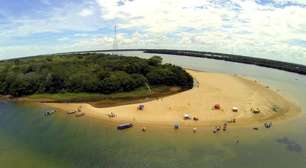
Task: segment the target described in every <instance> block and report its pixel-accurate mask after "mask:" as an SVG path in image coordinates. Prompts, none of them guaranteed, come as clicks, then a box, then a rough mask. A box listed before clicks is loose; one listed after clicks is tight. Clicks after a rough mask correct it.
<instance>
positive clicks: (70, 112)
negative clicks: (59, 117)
mask: <svg viewBox="0 0 306 168" xmlns="http://www.w3.org/2000/svg"><path fill="white" fill-rule="evenodd" d="M75 113H76V111H75V110H74V111H68V112H67V114H75Z"/></svg>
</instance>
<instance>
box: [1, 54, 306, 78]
mask: <svg viewBox="0 0 306 168" xmlns="http://www.w3.org/2000/svg"><path fill="white" fill-rule="evenodd" d="M124 51H140V52H144V53H150V54H168V55H177V56H188V57H198V58H207V59H215V60H224V61H229V62H237V63H243V64H250V65H257V66H261V67H266V68H273V69H278V70H283V71H287V72H293V73H297V74H302V75H306V66H305V65H302V64H296V63H289V62H283V61H277V60H271V59H265V58H257V57H250V56H242V55H234V54H225V53H215V52H205V51H193V50H168V49H118V50H91V51H75V52H66V53H55V54H45V55H56V54H61V55H72V54H87V53H97V52H124ZM37 56H42V55H37ZM31 57H36V56H31ZM21 58H23V57H21ZM24 58H29V57H24ZM16 59H19V58H16ZM10 60H14V59H10ZM1 61H7V60H1ZM1 61H0V62H1Z"/></svg>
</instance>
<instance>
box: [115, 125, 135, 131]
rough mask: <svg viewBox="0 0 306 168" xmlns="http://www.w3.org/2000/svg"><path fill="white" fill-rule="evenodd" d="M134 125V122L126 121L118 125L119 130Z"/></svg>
mask: <svg viewBox="0 0 306 168" xmlns="http://www.w3.org/2000/svg"><path fill="white" fill-rule="evenodd" d="M131 127H133V124H132V123H124V124H120V125H118V126H117V129H118V130H123V129H127V128H131Z"/></svg>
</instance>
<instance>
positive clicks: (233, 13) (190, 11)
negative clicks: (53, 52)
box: [0, 0, 306, 64]
mask: <svg viewBox="0 0 306 168" xmlns="http://www.w3.org/2000/svg"><path fill="white" fill-rule="evenodd" d="M44 1H46V0H44ZM273 1H274V2H273V3H270V4H265V5H261V4H258V3H257V2H256V0H228V1H211V0H120V2H121V3H118V2H119V0H88V1H86V3H84V4H80V5H76V6H70V3H68V4H67V5H66V6H63V7H61V8H55V9H53V10H52V11H51V12H49V15H48V17H47V18H39V19H33V18H28V17H23V18H12V19H11V22H10V23H9V24H6V25H2V26H1V24H0V30H1V31H0V40H2V41H3V42H2V43H5V41H6V39H7V38H11V37H16V38H17V37H28V36H29V37H30V36H31V35H33V34H35V33H44V32H53V33H57V32H73V33H74V34H73V35H72V37H71V40H73V42H71V44H61V45H63V46H64V47H60V46H58V47H57V48H58V50H60V49H62V50H63V51H66V50H73V49H75V50H87V49H103V48H108V49H109V48H112V37H113V32H112V27H113V24H117V25H118V37H117V38H118V41H119V47H120V48H177V49H194V50H206V51H216V52H226V53H235V54H243V55H249V56H257V57H265V58H272V59H281V60H285V61H293V62H299V63H301V62H302V63H304V64H306V47H305V46H304V47H303V45H294V44H290V43H289V42H290V41H293V40H297V41H298V40H305V39H306V31H305V30H306V19H305V18H306V7H305V6H303V5H306V1H305V0H291V1H290V3H295V4H298V5H288V6H286V4H288V3H289V0H273ZM50 2H51V1H50ZM276 4H278V5H283V6H282V7H276ZM98 15H99V16H98ZM99 30H101V32H99V34H91V32H95V31H99ZM63 38H64V37H63ZM58 41H61V40H60V39H58ZM68 41H69V40H68ZM65 42H67V41H65ZM35 45H37V44H35ZM12 50H13V49H10V50H8V49H6V51H12ZM33 50H34V49H33ZM35 50H36V49H35ZM21 53H23V52H21Z"/></svg>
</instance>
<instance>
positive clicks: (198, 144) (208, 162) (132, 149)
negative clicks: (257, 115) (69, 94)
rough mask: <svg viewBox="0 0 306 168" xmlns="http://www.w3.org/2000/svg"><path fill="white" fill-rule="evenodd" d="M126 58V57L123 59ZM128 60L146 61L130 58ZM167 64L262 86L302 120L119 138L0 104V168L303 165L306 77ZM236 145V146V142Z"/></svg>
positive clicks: (205, 62)
mask: <svg viewBox="0 0 306 168" xmlns="http://www.w3.org/2000/svg"><path fill="white" fill-rule="evenodd" d="M121 54H122V53H121ZM124 54H125V55H137V56H141V57H149V56H151V55H149V54H143V53H140V52H128V53H126V52H125V53H124ZM162 57H163V58H164V61H165V62H167V63H173V64H177V65H180V66H184V67H186V68H192V69H197V70H203V71H212V72H223V73H230V74H240V75H244V76H247V77H249V78H252V79H257V80H260V81H262V82H264V83H266V84H268V85H270V86H271V87H272V88H273V89H279V90H280V92H281V94H283V95H285V96H288V97H290V98H291V99H292V100H293V101H295V102H296V103H297V104H299V105H300V106H301V107H302V109H303V113H302V114H301V116H300V117H296V118H294V119H290V120H288V121H285V122H282V123H278V124H275V125H274V126H273V128H272V129H260V130H259V131H253V130H251V129H250V128H231V127H230V129H229V131H228V132H226V133H224V134H220V135H213V134H212V133H211V129H210V128H198V129H199V131H198V133H196V134H193V133H192V132H191V130H189V129H181V130H179V131H174V130H172V128H149V130H148V131H147V132H146V133H143V132H141V131H140V129H137V125H136V128H135V129H130V130H126V131H122V132H119V131H117V130H116V129H115V125H113V124H111V123H105V122H103V121H100V120H96V119H92V118H88V117H83V118H75V117H72V116H67V115H65V114H64V113H56V114H55V115H54V116H51V117H47V118H44V117H43V114H42V112H43V111H45V110H46V108H45V107H37V106H33V105H30V104H23V103H14V102H4V101H3V102H0V167H1V168H2V167H3V168H11V167H12V168H19V167H22V168H27V167H30V168H36V167H37V168H41V167H44V168H48V167H50V168H55V167H59V168H61V167H71V168H78V167H80V168H87V167H88V168H95V167H103V168H104V167H131V168H138V167H139V168H145V167H153V168H156V167H165V168H171V167H175V168H176V167H182V168H185V167H211V168H215V167H216V168H218V167H229V168H232V167H235V168H237V167H243V168H245V167H248V168H249V167H250V168H255V167H256V168H265V167H269V168H271V167H283V168H288V167H294V168H304V167H305V165H306V132H305V128H306V115H305V109H306V99H305V95H306V88H305V86H306V78H305V77H304V76H301V75H297V74H293V73H288V72H284V71H278V70H273V69H268V68H262V67H257V66H250V65H243V64H238V63H229V62H224V61H217V60H209V59H201V58H189V57H181V56H180V57H175V56H170V55H162ZM238 139H239V143H236V141H237V140H238Z"/></svg>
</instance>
